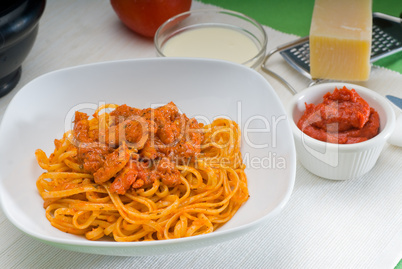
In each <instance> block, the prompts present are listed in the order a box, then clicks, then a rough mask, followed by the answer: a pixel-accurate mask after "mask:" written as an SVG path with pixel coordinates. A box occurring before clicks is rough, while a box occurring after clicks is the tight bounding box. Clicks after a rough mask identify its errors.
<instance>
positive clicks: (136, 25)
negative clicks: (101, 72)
mask: <svg viewBox="0 0 402 269" xmlns="http://www.w3.org/2000/svg"><path fill="white" fill-rule="evenodd" d="M110 3H111V4H112V7H113V9H114V11H115V12H116V14H117V16H118V17H119V18H120V20H121V21H122V22H123V23H124V24H125V25H126V26H127V27H128V28H130V29H131V30H133V31H134V32H136V33H138V34H141V35H143V36H146V37H153V36H154V35H155V32H156V30H158V28H159V26H161V25H162V23H164V22H165V21H166V20H168V19H169V18H171V17H173V16H175V15H177V14H180V13H182V12H185V11H188V10H190V7H191V0H110Z"/></svg>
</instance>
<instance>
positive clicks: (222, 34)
mask: <svg viewBox="0 0 402 269" xmlns="http://www.w3.org/2000/svg"><path fill="white" fill-rule="evenodd" d="M154 43H155V47H156V52H157V55H158V56H161V57H191V58H212V59H220V60H227V61H231V62H235V63H239V64H243V65H245V66H248V67H251V68H256V67H258V66H259V65H260V64H261V63H262V61H263V59H264V56H265V51H266V47H267V35H266V33H265V31H264V29H263V27H262V26H261V24H259V23H258V22H257V21H255V20H254V19H252V18H250V17H247V16H245V15H244V14H241V13H238V12H234V11H230V10H215V9H214V10H192V11H188V12H184V13H181V14H179V15H177V16H174V17H172V18H170V19H169V20H167V21H166V22H165V23H164V24H162V25H161V26H160V27H159V29H158V30H157V31H156V34H155V38H154Z"/></svg>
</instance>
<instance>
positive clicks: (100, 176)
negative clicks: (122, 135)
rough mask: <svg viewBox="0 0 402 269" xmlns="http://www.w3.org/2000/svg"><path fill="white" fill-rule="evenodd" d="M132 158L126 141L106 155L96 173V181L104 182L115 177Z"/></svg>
mask: <svg viewBox="0 0 402 269" xmlns="http://www.w3.org/2000/svg"><path fill="white" fill-rule="evenodd" d="M129 160H130V151H129V149H128V147H127V145H126V144H125V143H123V144H122V145H121V146H120V147H119V148H117V149H116V150H115V151H113V152H112V153H110V154H109V155H107V156H106V159H105V162H104V164H103V166H102V167H101V168H99V169H98V171H96V172H95V173H94V180H95V182H96V183H98V184H100V183H103V182H105V181H107V180H109V179H111V178H112V177H114V176H115V175H116V174H117V173H118V172H119V171H120V170H121V169H123V167H124V166H126V164H127V163H128V161H129Z"/></svg>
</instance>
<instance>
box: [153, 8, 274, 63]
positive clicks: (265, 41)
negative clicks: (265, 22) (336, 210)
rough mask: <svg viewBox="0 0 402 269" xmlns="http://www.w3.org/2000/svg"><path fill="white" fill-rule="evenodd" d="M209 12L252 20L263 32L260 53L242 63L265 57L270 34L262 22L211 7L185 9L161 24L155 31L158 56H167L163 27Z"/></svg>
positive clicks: (227, 10)
mask: <svg viewBox="0 0 402 269" xmlns="http://www.w3.org/2000/svg"><path fill="white" fill-rule="evenodd" d="M203 13H206V14H209V13H216V14H224V15H230V16H233V17H237V18H238V19H242V20H245V21H248V22H250V23H251V24H253V25H254V26H255V27H256V28H257V29H258V30H259V31H260V32H261V34H262V40H259V41H262V42H261V48H260V49H259V50H258V53H257V54H256V55H254V57H252V58H251V59H249V60H247V61H245V62H243V63H241V64H242V65H247V64H248V63H252V62H253V61H255V60H256V59H258V58H260V57H261V58H263V57H264V55H265V52H266V50H267V44H268V35H267V33H266V31H265V30H264V27H263V26H262V24H260V23H259V22H258V21H257V20H255V19H253V18H251V17H249V16H247V15H245V14H243V13H240V12H237V11H233V10H229V9H211V8H209V9H208V8H203V9H194V10H189V11H185V12H182V13H180V14H177V15H175V16H173V17H171V18H170V19H168V20H167V21H165V22H164V23H163V24H162V25H161V26H159V28H158V29H157V30H156V32H155V36H154V45H155V48H156V53H157V55H158V56H160V57H167V56H166V55H165V54H163V52H162V44H161V43H160V42H159V40H158V38H159V35H160V32H161V31H162V29H163V28H165V27H166V26H167V25H168V24H169V23H171V22H172V21H174V20H176V19H178V18H180V17H184V18H185V17H186V16H189V15H190V14H203ZM202 24H203V23H200V24H199V25H202ZM169 38H171V37H169Z"/></svg>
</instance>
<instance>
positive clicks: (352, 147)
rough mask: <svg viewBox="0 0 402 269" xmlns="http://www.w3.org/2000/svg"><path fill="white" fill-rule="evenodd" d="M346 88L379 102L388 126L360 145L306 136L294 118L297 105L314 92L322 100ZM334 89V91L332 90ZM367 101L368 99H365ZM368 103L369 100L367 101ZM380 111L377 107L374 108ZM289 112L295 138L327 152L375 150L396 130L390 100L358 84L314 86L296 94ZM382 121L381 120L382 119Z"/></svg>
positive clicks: (328, 83)
mask: <svg viewBox="0 0 402 269" xmlns="http://www.w3.org/2000/svg"><path fill="white" fill-rule="evenodd" d="M343 86H346V88H348V89H352V88H353V89H355V90H356V92H357V93H358V94H359V95H360V93H364V94H365V95H367V96H369V97H370V99H371V100H370V101H374V102H377V103H378V105H379V107H381V108H382V109H383V110H384V112H385V115H386V119H387V121H386V124H385V125H384V128H383V129H382V130H380V132H379V133H378V134H377V135H376V136H375V137H373V138H371V139H368V140H366V141H363V142H359V143H354V144H336V143H328V142H324V141H320V140H318V139H315V138H312V137H311V136H308V135H306V134H304V133H303V132H302V131H301V130H300V129H299V128H298V127H297V125H296V123H295V119H294V118H293V112H294V110H295V107H296V104H298V103H299V102H300V99H302V98H303V97H304V96H306V95H308V94H310V93H311V92H313V91H319V92H321V93H322V94H321V98H322V96H323V95H324V94H325V93H326V92H329V91H331V92H332V91H333V90H334V89H335V87H338V88H340V87H343ZM331 89H332V90H331ZM365 99H366V98H365ZM366 101H367V100H366ZM374 109H376V110H377V111H378V109H377V108H376V107H374ZM287 111H288V114H289V121H290V125H291V128H292V131H293V135H294V138H295V139H296V138H297V139H301V136H303V139H304V140H305V141H306V143H308V144H311V145H314V146H315V147H319V148H326V149H327V150H330V151H331V150H332V151H335V150H336V151H341V152H356V151H362V150H365V149H367V148H373V147H376V146H379V145H380V144H383V143H385V141H386V140H387V139H388V138H389V137H390V136H391V134H392V132H393V130H394V128H395V113H394V111H393V109H392V107H391V104H390V103H389V102H388V100H387V99H386V98H385V97H383V96H382V95H380V94H379V93H377V92H375V91H373V90H370V89H369V88H366V87H364V86H361V85H357V84H352V83H346V82H325V83H320V84H316V85H313V86H311V87H308V88H306V89H304V90H302V91H300V92H299V93H297V94H295V95H294V96H293V98H292V99H291V101H290V102H289V105H288V107H287ZM380 120H381V119H380Z"/></svg>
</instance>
